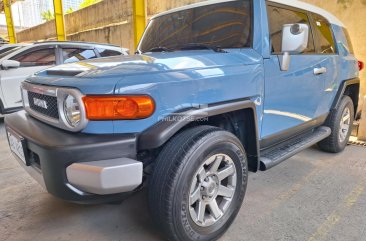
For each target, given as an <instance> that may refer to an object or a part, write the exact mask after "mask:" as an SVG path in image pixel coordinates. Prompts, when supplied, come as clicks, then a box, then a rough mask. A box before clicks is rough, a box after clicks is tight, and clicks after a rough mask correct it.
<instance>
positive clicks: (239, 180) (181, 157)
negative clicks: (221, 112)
mask: <svg viewBox="0 0 366 241" xmlns="http://www.w3.org/2000/svg"><path fill="white" fill-rule="evenodd" d="M219 153H220V154H219ZM221 153H224V154H225V155H228V156H229V157H230V158H231V159H232V161H233V162H232V163H233V164H232V165H231V166H235V170H236V179H235V178H232V179H235V180H236V187H235V188H234V189H233V190H232V192H233V194H232V197H231V198H232V199H231V203H230V205H228V208H227V209H226V211H225V212H224V214H222V215H221V217H220V218H219V219H218V220H217V221H216V223H214V224H212V225H211V226H208V227H201V226H199V225H197V224H196V223H195V221H193V219H192V217H191V215H190V211H189V208H190V206H191V205H190V204H189V196H190V190H191V185H192V183H193V182H192V179H193V178H194V180H198V179H199V178H197V176H195V174H197V170H198V169H199V168H200V167H201V165H203V164H204V163H205V160H206V159H207V158H208V157H210V156H213V155H215V154H218V155H221ZM215 160H216V159H215ZM214 162H216V161H214ZM200 170H202V169H200ZM220 170H222V169H219V168H218V171H220ZM205 180H206V179H205ZM247 181H248V163H247V158H246V154H245V151H244V148H243V146H242V145H241V143H240V141H239V140H238V139H237V138H236V137H235V136H234V135H233V134H231V133H229V132H227V131H224V130H222V129H218V128H214V127H211V126H198V127H193V128H191V129H188V130H185V131H183V132H181V133H179V134H178V135H176V136H175V137H173V138H172V139H171V140H170V141H169V142H168V143H167V144H166V145H165V147H164V148H163V150H162V151H161V153H160V155H159V156H158V158H157V160H156V166H155V168H154V172H153V174H152V178H151V180H150V183H149V192H148V197H149V208H150V212H151V215H152V218H153V221H154V223H155V224H156V225H157V226H158V228H159V229H160V230H161V231H162V232H163V234H164V235H165V237H166V238H168V239H169V240H174V241H196V240H200V241H206V240H207V241H208V240H216V239H218V238H219V237H220V236H221V235H222V234H223V233H224V232H225V231H226V230H227V229H228V228H229V226H230V225H231V223H232V222H233V221H234V219H235V217H236V215H237V214H238V212H239V210H240V207H241V204H242V202H243V200H244V196H245V191H246V187H247ZM198 182H200V181H198ZM219 185H221V181H220V183H219V184H218V186H219ZM199 187H200V186H199V185H198V188H199ZM201 188H202V187H201ZM201 190H202V189H201ZM205 197H206V196H205ZM200 200H201V199H200ZM196 221H197V220H196Z"/></svg>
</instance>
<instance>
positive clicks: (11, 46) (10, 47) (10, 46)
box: [0, 44, 29, 54]
mask: <svg viewBox="0 0 366 241" xmlns="http://www.w3.org/2000/svg"><path fill="white" fill-rule="evenodd" d="M25 46H29V44H4V45H2V46H1V47H0V54H4V53H6V52H8V51H10V50H13V49H14V50H15V49H18V48H19V47H25Z"/></svg>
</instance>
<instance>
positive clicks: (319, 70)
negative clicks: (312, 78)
mask: <svg viewBox="0 0 366 241" xmlns="http://www.w3.org/2000/svg"><path fill="white" fill-rule="evenodd" d="M325 73H327V68H325V67H322V68H315V69H314V74H315V75H320V74H325Z"/></svg>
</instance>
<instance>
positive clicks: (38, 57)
mask: <svg viewBox="0 0 366 241" xmlns="http://www.w3.org/2000/svg"><path fill="white" fill-rule="evenodd" d="M7 47H10V48H9V49H8V50H7V51H3V52H2V53H1V49H2V48H7ZM115 55H128V49H126V48H120V47H118V46H114V45H108V44H97V43H87V42H67V41H66V42H58V41H51V42H39V43H33V44H16V45H12V44H8V45H4V46H2V47H1V48H0V66H1V70H0V115H1V114H8V113H11V112H14V111H17V110H18V109H20V108H22V97H21V92H20V83H21V82H22V81H23V80H25V79H26V78H27V77H28V76H31V75H32V74H34V73H36V72H38V71H40V70H43V69H46V68H49V67H52V66H55V65H59V64H63V63H73V62H77V61H81V60H86V59H93V58H100V57H109V56H115ZM0 117H1V116H0Z"/></svg>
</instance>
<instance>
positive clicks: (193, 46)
mask: <svg viewBox="0 0 366 241" xmlns="http://www.w3.org/2000/svg"><path fill="white" fill-rule="evenodd" d="M195 49H210V50H213V51H215V52H217V53H227V52H226V51H225V50H223V49H222V48H220V47H219V46H210V45H206V44H200V43H190V44H187V45H184V46H182V47H180V50H195Z"/></svg>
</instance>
